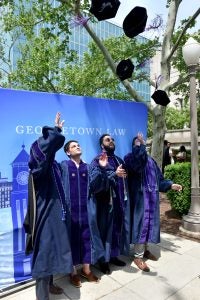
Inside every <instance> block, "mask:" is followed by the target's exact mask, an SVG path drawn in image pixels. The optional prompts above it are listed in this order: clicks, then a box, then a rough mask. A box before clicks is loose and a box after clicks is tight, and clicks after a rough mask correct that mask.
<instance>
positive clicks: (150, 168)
mask: <svg viewBox="0 0 200 300" xmlns="http://www.w3.org/2000/svg"><path fill="white" fill-rule="evenodd" d="M157 193H158V187H157V180H156V167H155V164H154V161H153V160H152V159H151V158H150V157H148V162H147V165H146V168H145V172H144V178H143V196H144V218H143V228H142V231H141V235H140V239H139V244H144V243H146V242H148V241H149V240H151V234H152V230H153V224H154V213H155V212H156V209H155V208H156V202H157V201H158V198H157Z"/></svg>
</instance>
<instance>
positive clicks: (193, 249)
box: [2, 233, 200, 300]
mask: <svg viewBox="0 0 200 300" xmlns="http://www.w3.org/2000/svg"><path fill="white" fill-rule="evenodd" d="M151 250H152V252H153V253H154V254H155V255H157V256H160V258H159V260H158V261H157V262H154V261H148V265H149V267H150V269H151V271H150V272H149V273H145V272H142V271H140V270H138V269H137V267H136V266H135V265H134V263H132V259H131V258H128V257H123V259H124V260H125V261H126V262H127V266H126V267H124V268H122V269H119V267H115V266H112V265H111V269H112V273H111V275H103V274H102V273H100V272H99V271H98V270H97V269H96V268H94V272H95V273H96V274H97V275H98V276H99V277H100V278H101V280H100V283H98V284H94V283H88V282H86V281H85V280H84V279H83V280H82V287H81V288H80V289H78V288H75V287H73V286H72V285H71V284H70V283H69V278H68V276H66V277H62V278H59V279H57V281H56V283H57V284H58V285H60V286H61V287H62V288H63V289H64V294H62V295H59V296H54V295H51V296H50V300H76V299H77V300H78V299H80V300H96V299H101V300H124V299H125V300H164V299H168V300H189V299H190V300H199V299H200V279H199V278H198V276H199V275H200V243H198V242H194V241H190V240H188V239H183V238H180V237H176V236H174V235H170V234H167V233H161V243H160V244H159V245H153V247H152V248H151ZM2 299H4V300H35V299H36V297H35V287H34V286H32V287H29V288H27V289H24V290H23V291H20V292H17V293H15V294H12V295H10V296H6V297H3V298H2Z"/></svg>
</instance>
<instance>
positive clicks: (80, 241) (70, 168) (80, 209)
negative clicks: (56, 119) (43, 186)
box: [61, 140, 99, 287]
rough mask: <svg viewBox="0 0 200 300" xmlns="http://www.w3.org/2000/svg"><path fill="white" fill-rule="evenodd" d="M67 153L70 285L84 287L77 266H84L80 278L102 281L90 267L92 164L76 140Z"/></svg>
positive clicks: (64, 164)
mask: <svg viewBox="0 0 200 300" xmlns="http://www.w3.org/2000/svg"><path fill="white" fill-rule="evenodd" d="M64 151H65V153H66V155H67V156H68V157H69V159H68V160H65V161H63V162H62V163H61V170H62V178H63V185H64V190H65V197H66V203H67V206H68V210H69V214H70V218H69V219H68V227H69V235H70V244H71V250H72V259H73V265H74V270H73V272H72V273H71V275H70V282H71V283H72V284H73V285H74V286H76V287H81V279H80V276H79V275H78V273H77V270H76V267H75V266H76V265H79V264H83V268H82V270H81V273H80V275H81V276H82V277H85V278H86V279H87V280H88V281H89V282H94V283H97V282H99V279H98V278H97V277H96V276H95V275H94V274H93V273H92V271H91V269H90V264H91V263H94V256H93V247H92V242H91V235H90V227H89V222H88V209H87V205H88V196H89V183H88V165H87V164H86V163H85V162H83V161H82V159H81V154H82V150H81V148H80V145H79V143H78V142H77V141H75V140H70V141H68V142H67V143H66V144H65V146H64Z"/></svg>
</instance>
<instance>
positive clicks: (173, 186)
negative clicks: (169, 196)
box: [171, 183, 183, 192]
mask: <svg viewBox="0 0 200 300" xmlns="http://www.w3.org/2000/svg"><path fill="white" fill-rule="evenodd" d="M171 189H172V190H174V191H178V192H181V191H182V189H183V188H182V185H180V184H177V183H173V184H172V185H171Z"/></svg>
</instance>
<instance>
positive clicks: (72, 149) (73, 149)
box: [67, 142, 82, 157]
mask: <svg viewBox="0 0 200 300" xmlns="http://www.w3.org/2000/svg"><path fill="white" fill-rule="evenodd" d="M81 154H82V150H81V147H80V145H79V143H76V142H71V143H70V145H69V148H68V151H67V155H69V156H70V157H74V156H77V155H81Z"/></svg>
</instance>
